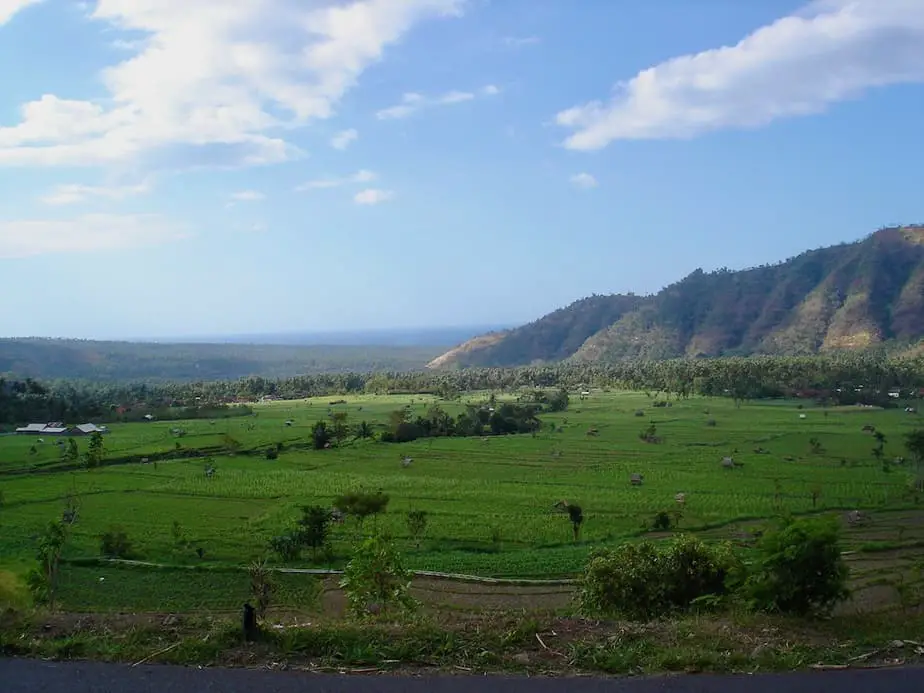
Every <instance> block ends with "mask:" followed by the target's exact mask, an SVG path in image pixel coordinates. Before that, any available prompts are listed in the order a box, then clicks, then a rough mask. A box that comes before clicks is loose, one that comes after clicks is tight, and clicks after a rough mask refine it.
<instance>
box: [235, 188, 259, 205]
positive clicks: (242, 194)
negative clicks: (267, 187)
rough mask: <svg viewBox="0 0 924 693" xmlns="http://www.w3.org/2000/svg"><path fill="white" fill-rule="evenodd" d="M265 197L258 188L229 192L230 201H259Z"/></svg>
mask: <svg viewBox="0 0 924 693" xmlns="http://www.w3.org/2000/svg"><path fill="white" fill-rule="evenodd" d="M265 199H266V195H264V194H263V193H261V192H260V191H259V190H239V191H238V192H234V193H231V201H232V202H260V201H261V200H265Z"/></svg>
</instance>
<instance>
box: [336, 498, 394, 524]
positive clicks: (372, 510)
mask: <svg viewBox="0 0 924 693" xmlns="http://www.w3.org/2000/svg"><path fill="white" fill-rule="evenodd" d="M389 500H390V498H389V496H388V494H386V493H382V492H381V491H375V492H371V493H370V492H367V491H350V492H349V493H344V494H343V495H341V496H338V497H337V498H336V499H334V507H336V508H338V509H339V510H340V511H341V512H343V513H344V514H345V515H347V516H349V517H355V518H356V519H357V521H358V522H359V524H360V525H362V524H363V522H364V521H365V519H366V518H367V517H370V516H373V517H374V516H376V515H378V514H379V513H383V512H385V508H387V507H388V501H389Z"/></svg>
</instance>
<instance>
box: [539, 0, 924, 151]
mask: <svg viewBox="0 0 924 693" xmlns="http://www.w3.org/2000/svg"><path fill="white" fill-rule="evenodd" d="M914 82H924V8H922V5H921V1H920V0H818V1H817V2H813V3H811V4H809V5H808V6H806V7H805V8H804V9H803V11H801V12H799V13H797V14H795V15H792V16H788V17H784V18H782V19H779V20H778V21H775V22H773V23H772V24H769V25H767V26H764V27H762V28H760V29H758V30H757V31H755V32H753V33H752V34H750V35H748V36H747V37H745V38H744V39H742V40H741V41H740V42H739V43H737V44H736V45H734V46H726V47H723V48H717V49H713V50H708V51H704V52H702V53H697V54H694V55H684V56H681V57H677V58H673V59H671V60H668V61H667V62H664V63H661V64H659V65H655V66H653V67H650V68H648V69H646V70H643V71H641V72H639V73H638V74H637V75H636V76H635V77H633V78H632V79H630V80H629V81H628V82H620V83H619V84H617V85H616V88H615V94H614V96H613V97H612V98H611V99H610V101H609V102H608V103H606V104H604V103H602V102H600V101H593V102H590V103H586V104H583V105H579V106H575V107H574V108H570V109H568V110H566V111H562V112H560V113H559V114H558V115H557V117H556V120H557V123H558V124H559V125H561V126H563V127H566V128H569V129H571V130H573V131H574V132H573V133H572V134H571V135H570V136H569V137H568V138H567V139H566V140H565V142H564V145H565V147H567V148H569V149H577V150H594V149H601V148H603V147H605V146H607V145H608V144H609V143H610V142H613V141H615V140H638V139H669V138H690V137H695V136H697V135H701V134H703V133H707V132H710V131H714V130H720V129H724V128H754V127H760V126H763V125H766V124H768V123H770V122H772V121H774V120H777V119H779V118H785V117H793V116H805V115H809V114H814V113H820V112H822V111H824V110H825V109H826V108H827V107H828V106H829V105H830V104H833V103H836V102H838V101H843V100H845V99H850V98H853V97H856V96H858V95H860V94H861V93H863V92H864V91H866V90H868V89H872V88H875V87H882V86H886V85H890V84H900V83H914Z"/></svg>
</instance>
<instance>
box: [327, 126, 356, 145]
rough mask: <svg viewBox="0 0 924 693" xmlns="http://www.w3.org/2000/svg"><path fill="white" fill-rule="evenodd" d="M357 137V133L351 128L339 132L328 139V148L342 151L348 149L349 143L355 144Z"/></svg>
mask: <svg viewBox="0 0 924 693" xmlns="http://www.w3.org/2000/svg"><path fill="white" fill-rule="evenodd" d="M358 137H359V133H358V132H356V130H353V129H352V128H351V129H349V130H341V131H340V132H338V133H337V134H336V135H334V136H333V137H331V138H330V146H331V147H333V148H334V149H339V150H341V151H342V150H344V149H346V148H347V147H349V146H350V144H351V143H353V142H355V141H356V139H357V138H358Z"/></svg>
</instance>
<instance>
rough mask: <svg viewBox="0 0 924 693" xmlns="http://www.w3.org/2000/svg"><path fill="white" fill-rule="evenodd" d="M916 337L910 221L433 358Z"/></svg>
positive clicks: (616, 353) (443, 363)
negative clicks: (850, 239) (859, 239)
mask: <svg viewBox="0 0 924 693" xmlns="http://www.w3.org/2000/svg"><path fill="white" fill-rule="evenodd" d="M921 338H924V226H904V227H894V228H888V229H881V230H880V231H877V232H876V233H874V234H872V235H871V236H869V237H867V238H865V239H864V240H862V241H858V242H856V243H849V244H843V245H839V246H833V247H829V248H822V249H819V250H812V251H809V252H806V253H803V254H801V255H799V256H797V257H795V258H791V259H789V260H787V261H786V262H783V263H780V264H776V265H764V266H761V267H756V268H752V269H748V270H742V271H731V270H728V269H722V270H719V271H715V272H709V273H707V272H703V271H702V270H697V271H695V272H693V273H692V274H690V275H689V276H688V277H686V278H684V279H683V280H681V281H679V282H676V283H675V284H672V285H670V286H668V287H666V288H665V289H663V290H662V291H660V292H659V293H657V294H655V295H653V296H646V297H637V296H621V295H613V296H594V297H591V298H589V299H584V300H582V301H577V302H575V303H573V304H572V305H570V306H568V307H567V308H563V309H560V310H557V311H555V312H553V313H550V314H549V315H547V316H545V317H544V318H541V319H539V320H537V321H535V322H533V323H530V324H529V325H525V326H523V327H520V328H518V329H515V330H511V331H508V332H505V333H499V334H497V335H494V336H493V338H492V339H490V340H485V339H481V340H480V341H471V342H468V343H466V344H463V345H461V346H459V347H456V348H455V349H453V350H451V351H450V352H447V353H446V354H443V355H442V356H440V357H439V358H438V359H435V360H434V361H432V362H431V363H430V367H431V368H445V367H459V366H462V367H464V366H510V365H525V364H529V363H536V362H551V361H558V360H563V359H572V360H575V361H583V362H612V361H618V360H623V359H637V358H651V359H665V358H678V357H715V356H733V355H749V354H774V355H805V354H814V353H818V352H831V351H838V350H863V349H869V348H871V347H880V346H882V347H886V348H889V349H891V350H893V351H894V350H900V349H903V348H907V347H910V346H911V345H913V344H914V343H915V342H917V341H919V340H920V339H921Z"/></svg>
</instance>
